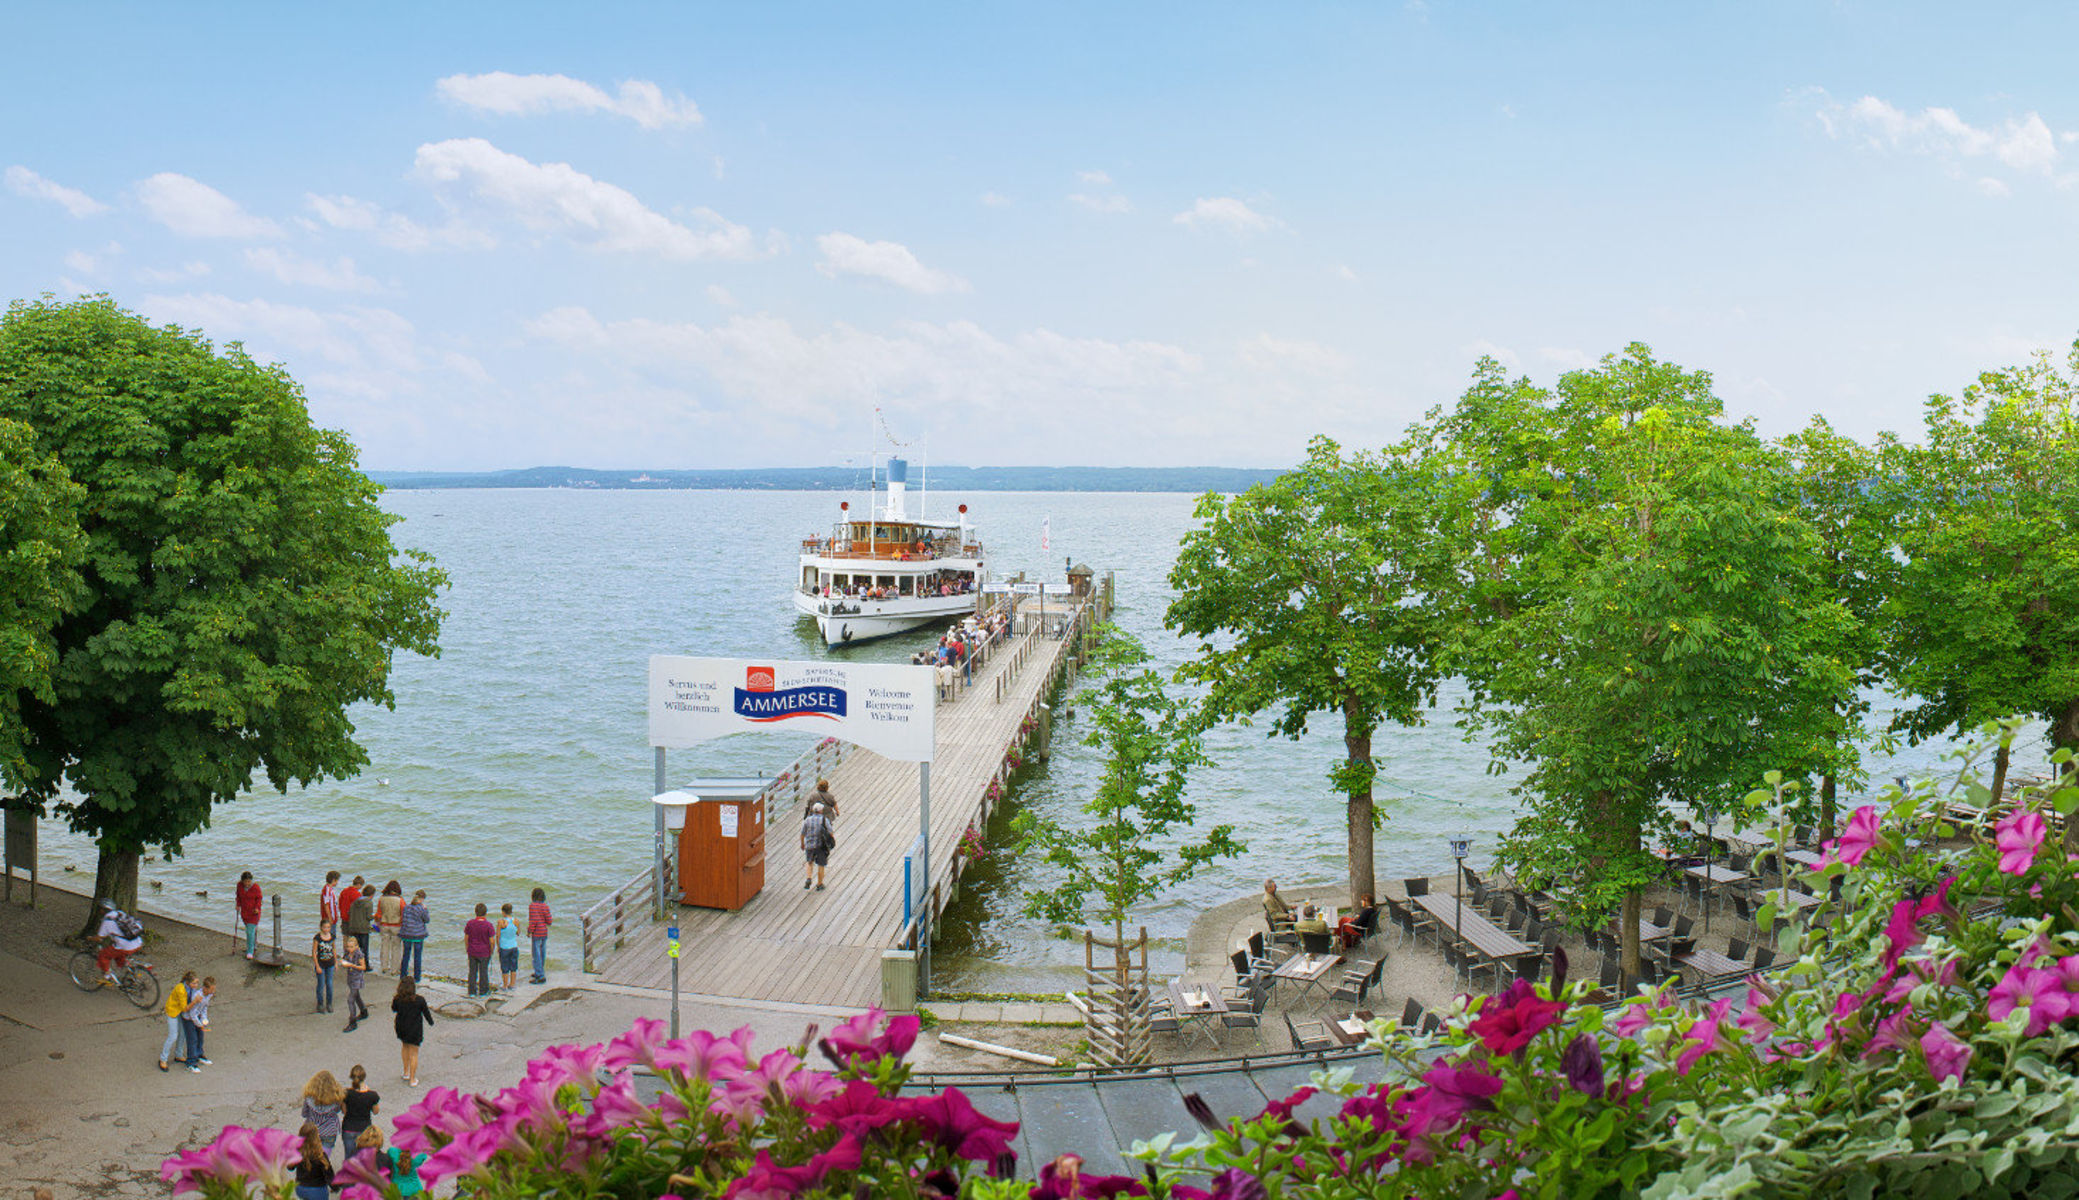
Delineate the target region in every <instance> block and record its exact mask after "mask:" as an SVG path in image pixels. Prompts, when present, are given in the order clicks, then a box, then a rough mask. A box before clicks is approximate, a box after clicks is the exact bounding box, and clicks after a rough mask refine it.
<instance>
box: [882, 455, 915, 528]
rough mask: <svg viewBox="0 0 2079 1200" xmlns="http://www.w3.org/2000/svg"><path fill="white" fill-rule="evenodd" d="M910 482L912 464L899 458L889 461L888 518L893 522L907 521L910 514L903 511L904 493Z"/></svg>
mask: <svg viewBox="0 0 2079 1200" xmlns="http://www.w3.org/2000/svg"><path fill="white" fill-rule="evenodd" d="M909 481H910V464H909V463H907V462H905V461H904V460H902V459H899V458H891V459H889V460H888V508H887V512H886V514H885V515H886V516H887V518H888V519H889V520H891V521H901V520H906V519H908V517H909V514H908V513H906V512H904V511H903V510H902V497H903V493H904V492H905V491H906V490H907V489H908V487H909Z"/></svg>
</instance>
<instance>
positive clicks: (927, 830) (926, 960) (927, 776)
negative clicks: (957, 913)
mask: <svg viewBox="0 0 2079 1200" xmlns="http://www.w3.org/2000/svg"><path fill="white" fill-rule="evenodd" d="M917 833H918V835H919V836H920V837H922V838H923V840H924V863H923V866H924V906H923V911H921V912H919V913H918V914H917V998H918V999H919V1000H922V999H924V998H925V997H927V996H929V995H931V760H929V759H926V760H924V761H923V762H920V763H918V764H917Z"/></svg>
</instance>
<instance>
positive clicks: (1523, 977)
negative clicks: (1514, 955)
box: [1516, 956, 1545, 983]
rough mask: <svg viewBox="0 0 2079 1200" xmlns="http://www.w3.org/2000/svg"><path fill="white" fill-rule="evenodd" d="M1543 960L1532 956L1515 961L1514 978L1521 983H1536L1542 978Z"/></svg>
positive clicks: (1543, 971) (1543, 972)
mask: <svg viewBox="0 0 2079 1200" xmlns="http://www.w3.org/2000/svg"><path fill="white" fill-rule="evenodd" d="M1544 975H1545V960H1544V959H1542V958H1538V957H1536V956H1532V957H1529V958H1519V959H1517V960H1516V978H1517V979H1518V980H1519V981H1520V982H1523V983H1536V982H1537V981H1538V980H1540V979H1542V978H1544Z"/></svg>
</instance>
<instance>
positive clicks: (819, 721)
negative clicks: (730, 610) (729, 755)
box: [650, 654, 937, 762]
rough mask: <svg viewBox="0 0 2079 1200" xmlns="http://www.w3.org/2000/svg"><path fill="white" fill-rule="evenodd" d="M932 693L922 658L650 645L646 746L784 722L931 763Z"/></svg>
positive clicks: (694, 741)
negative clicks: (671, 649) (804, 656)
mask: <svg viewBox="0 0 2079 1200" xmlns="http://www.w3.org/2000/svg"><path fill="white" fill-rule="evenodd" d="M936 699H937V698H936V696H935V695H934V694H933V678H932V671H931V668H930V667H912V666H907V665H904V666H895V665H890V664H884V663H831V662H776V661H774V660H772V659H745V658H682V657H679V656H677V655H671V654H658V655H653V656H652V657H651V658H650V745H652V746H655V747H658V748H660V749H680V748H683V747H686V746H694V745H698V744H700V743H701V742H706V741H712V740H713V739H715V738H720V737H728V736H729V735H730V734H732V733H744V732H746V731H748V730H753V729H785V730H794V731H798V732H802V733H813V734H818V735H820V736H823V737H834V738H841V739H843V740H845V741H847V742H851V743H852V744H853V745H855V746H863V747H865V748H866V749H868V750H871V751H873V752H874V753H875V754H878V755H880V756H881V757H883V758H892V759H895V760H896V761H898V762H930V761H931V749H932V728H931V718H932V714H933V712H934V710H935V707H936Z"/></svg>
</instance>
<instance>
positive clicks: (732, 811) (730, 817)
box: [721, 804, 737, 837]
mask: <svg viewBox="0 0 2079 1200" xmlns="http://www.w3.org/2000/svg"><path fill="white" fill-rule="evenodd" d="M736 811H737V809H736V805H734V804H724V805H723V806H722V808H721V817H722V836H723V837H735V836H736Z"/></svg>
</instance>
